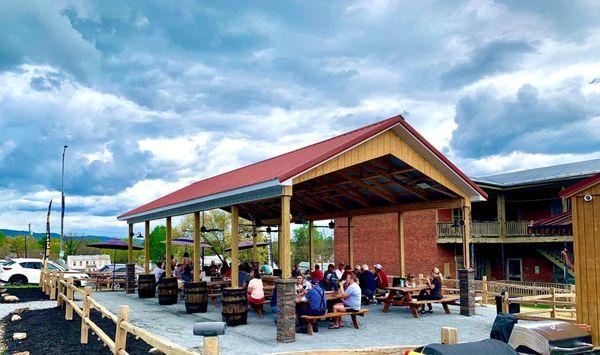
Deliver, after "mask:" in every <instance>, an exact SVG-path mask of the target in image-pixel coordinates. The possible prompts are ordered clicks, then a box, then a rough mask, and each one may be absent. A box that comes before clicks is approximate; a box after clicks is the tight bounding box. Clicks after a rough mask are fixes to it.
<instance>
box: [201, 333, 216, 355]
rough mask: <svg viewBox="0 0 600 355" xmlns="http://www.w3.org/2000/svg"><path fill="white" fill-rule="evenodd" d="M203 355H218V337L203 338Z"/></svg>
mask: <svg viewBox="0 0 600 355" xmlns="http://www.w3.org/2000/svg"><path fill="white" fill-rule="evenodd" d="M204 355H219V337H204Z"/></svg>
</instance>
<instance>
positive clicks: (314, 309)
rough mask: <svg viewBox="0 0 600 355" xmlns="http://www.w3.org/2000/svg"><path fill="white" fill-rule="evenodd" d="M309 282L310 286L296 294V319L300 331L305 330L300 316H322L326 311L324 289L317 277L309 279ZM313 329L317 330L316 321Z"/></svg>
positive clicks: (304, 324)
mask: <svg viewBox="0 0 600 355" xmlns="http://www.w3.org/2000/svg"><path fill="white" fill-rule="evenodd" d="M310 283H311V284H312V285H311V287H310V288H308V289H305V290H303V291H302V292H301V293H300V294H298V295H297V296H296V320H297V321H298V325H299V326H300V331H301V332H302V333H304V332H305V331H306V323H305V322H304V320H303V319H302V316H322V315H323V314H325V313H326V312H327V299H326V298H325V290H323V289H322V288H321V286H319V281H318V280H317V279H311V282H310ZM313 331H315V332H318V331H319V329H318V327H317V323H315V326H314V327H313Z"/></svg>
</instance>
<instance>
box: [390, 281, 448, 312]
mask: <svg viewBox="0 0 600 355" xmlns="http://www.w3.org/2000/svg"><path fill="white" fill-rule="evenodd" d="M427 289H429V286H427V285H417V286H416V287H386V290H389V291H390V293H389V294H388V296H387V297H386V298H385V299H384V300H383V303H384V306H383V310H382V311H383V312H384V313H387V312H388V311H389V310H390V306H391V305H394V306H401V307H402V306H404V307H409V308H410V312H411V313H412V315H413V317H415V318H419V312H418V311H417V308H418V307H419V306H421V305H423V304H427V303H441V304H442V306H443V307H444V312H445V313H446V314H450V309H449V308H448V304H450V303H454V302H456V301H457V300H458V296H457V295H443V298H442V299H439V300H423V301H418V300H416V299H414V298H413V295H418V294H419V292H421V291H422V290H427ZM396 296H400V298H399V299H398V298H397V297H396Z"/></svg>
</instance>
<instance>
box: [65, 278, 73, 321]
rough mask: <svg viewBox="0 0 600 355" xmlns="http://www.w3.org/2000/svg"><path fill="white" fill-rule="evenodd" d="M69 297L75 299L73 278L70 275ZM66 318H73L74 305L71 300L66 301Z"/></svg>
mask: <svg viewBox="0 0 600 355" xmlns="http://www.w3.org/2000/svg"><path fill="white" fill-rule="evenodd" d="M67 299H68V300H70V301H73V278H72V277H69V278H68V279H67ZM65 306H66V307H65V319H66V320H73V306H71V303H70V302H66V305H65Z"/></svg>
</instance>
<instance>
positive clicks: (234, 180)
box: [119, 116, 487, 218]
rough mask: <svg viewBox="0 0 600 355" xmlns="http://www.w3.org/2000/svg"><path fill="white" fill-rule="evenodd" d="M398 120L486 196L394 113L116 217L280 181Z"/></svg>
mask: <svg viewBox="0 0 600 355" xmlns="http://www.w3.org/2000/svg"><path fill="white" fill-rule="evenodd" d="M397 124H400V125H402V126H403V127H405V128H406V129H407V130H408V131H409V132H411V134H413V135H414V136H415V137H416V138H417V139H418V140H419V141H421V142H422V143H423V144H424V145H425V146H426V147H427V148H428V149H429V150H431V151H432V152H433V153H434V154H435V155H437V156H438V157H439V158H440V159H441V160H442V161H443V162H444V163H445V164H446V165H448V166H449V167H450V168H451V169H452V170H453V171H454V172H455V173H456V174H458V175H459V176H460V177H461V178H462V179H463V180H464V181H465V182H467V183H468V184H469V185H470V186H472V187H473V188H474V189H475V190H476V191H477V192H478V193H479V194H481V195H482V196H484V198H487V194H486V193H485V192H484V191H483V190H482V189H481V188H480V187H479V186H477V184H475V183H474V182H473V181H471V179H469V178H468V177H467V176H466V175H465V174H464V173H463V172H461V171H460V170H459V169H458V168H457V167H456V166H454V164H452V163H451V162H450V161H449V160H448V159H447V158H446V157H444V155H443V154H442V153H440V152H439V151H438V150H437V149H435V148H434V147H433V146H432V145H431V144H430V143H429V142H427V141H426V140H425V138H423V136H421V135H420V134H419V133H418V132H417V131H416V130H415V129H414V128H412V127H411V126H410V125H409V124H408V123H407V122H406V121H405V120H404V118H403V117H402V116H395V117H392V118H388V119H386V120H383V121H379V122H376V123H373V124H370V125H368V126H364V127H361V128H359V129H356V130H353V131H350V132H347V133H344V134H342V135H339V136H337V137H333V138H330V139H327V140H324V141H322V142H319V143H315V144H312V145H309V146H306V147H304V148H300V149H297V150H294V151H291V152H289V153H285V154H282V155H278V156H276V157H273V158H270V159H267V160H263V161H261V162H258V163H254V164H251V165H247V166H244V167H242V168H239V169H236V170H232V171H229V172H227V173H224V174H220V175H217V176H214V177H211V178H208V179H204V180H201V181H198V182H195V183H193V184H191V185H189V186H186V187H184V188H182V189H179V190H177V191H175V192H172V193H170V194H168V195H165V196H163V197H160V198H158V199H156V200H154V201H152V202H150V203H147V204H145V205H142V206H140V207H137V208H135V209H133V210H131V211H129V212H127V213H124V214H122V215H121V216H119V218H123V217H127V216H130V215H134V214H138V213H143V212H147V211H151V210H154V209H157V208H162V207H167V206H170V205H175V204H178V203H182V202H186V201H190V200H194V199H198V198H202V197H206V196H210V195H214V194H218V193H222V192H226V191H230V190H234V189H238V188H242V187H245V186H250V185H254V184H258V183H261V182H266V181H271V180H274V179H278V180H279V182H284V181H286V180H288V179H290V178H292V177H294V176H296V175H298V174H300V173H302V172H303V171H306V170H308V169H310V168H311V167H313V166H316V165H318V164H320V163H322V162H324V161H326V160H328V159H330V158H332V157H334V156H336V155H337V154H339V153H342V152H343V151H345V150H347V149H349V148H351V147H353V146H355V145H357V144H359V143H361V142H363V141H365V140H367V139H369V138H372V137H373V136H375V135H377V134H379V133H381V132H383V131H385V130H387V129H389V128H391V127H393V126H395V125H397Z"/></svg>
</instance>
